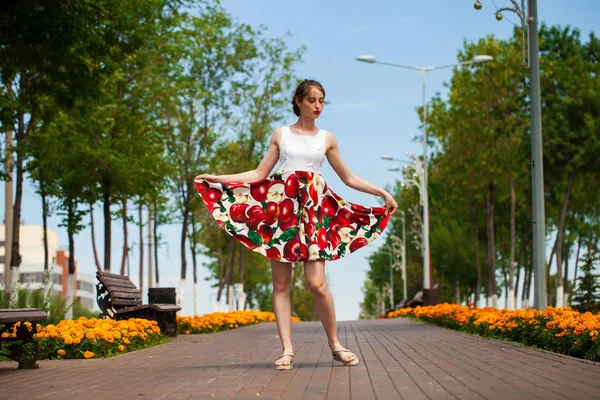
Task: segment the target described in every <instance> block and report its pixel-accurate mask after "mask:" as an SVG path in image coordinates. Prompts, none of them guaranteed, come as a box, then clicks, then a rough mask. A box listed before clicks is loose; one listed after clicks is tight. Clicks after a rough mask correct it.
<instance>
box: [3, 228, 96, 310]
mask: <svg viewBox="0 0 600 400" xmlns="http://www.w3.org/2000/svg"><path fill="white" fill-rule="evenodd" d="M5 232H6V231H5V229H4V225H0V284H2V285H3V283H4V264H5V255H6V253H5V252H6V247H5ZM43 234H44V229H43V227H42V226H40V225H21V227H20V235H19V236H20V244H19V245H20V253H21V266H20V267H19V282H21V284H22V286H25V287H27V288H28V289H30V290H36V289H38V288H40V287H41V286H42V280H43V278H44V235H43ZM68 262H69V252H68V251H67V250H63V249H61V248H60V247H59V238H58V233H56V232H53V231H51V230H49V229H48V268H49V271H50V273H51V276H50V281H51V286H52V292H51V293H52V294H59V295H60V296H61V297H62V298H63V299H65V298H66V295H67V287H66V286H67V275H68V273H69V265H68ZM75 282H76V292H75V296H76V297H78V298H79V299H80V302H81V305H83V306H84V307H87V308H89V309H94V308H96V296H95V278H94V277H93V276H91V275H87V274H83V273H80V272H79V261H77V258H75Z"/></svg>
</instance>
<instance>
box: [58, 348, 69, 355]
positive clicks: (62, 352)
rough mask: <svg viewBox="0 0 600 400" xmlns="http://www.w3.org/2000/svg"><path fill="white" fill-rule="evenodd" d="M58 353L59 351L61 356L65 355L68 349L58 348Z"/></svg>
mask: <svg viewBox="0 0 600 400" xmlns="http://www.w3.org/2000/svg"><path fill="white" fill-rule="evenodd" d="M57 353H58V355H59V356H61V357H64V356H65V355H66V354H67V352H66V351H64V350H63V349H60V350H58V351H57Z"/></svg>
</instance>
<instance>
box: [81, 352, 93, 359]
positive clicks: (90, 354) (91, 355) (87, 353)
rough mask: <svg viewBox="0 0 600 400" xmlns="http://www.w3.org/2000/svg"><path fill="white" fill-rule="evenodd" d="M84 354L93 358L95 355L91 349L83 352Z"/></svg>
mask: <svg viewBox="0 0 600 400" xmlns="http://www.w3.org/2000/svg"><path fill="white" fill-rule="evenodd" d="M83 356H84V357H85V358H92V357H94V353H92V352H91V351H86V352H85V353H83Z"/></svg>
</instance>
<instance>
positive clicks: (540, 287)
mask: <svg viewBox="0 0 600 400" xmlns="http://www.w3.org/2000/svg"><path fill="white" fill-rule="evenodd" d="M510 3H511V4H512V7H503V8H500V9H498V10H496V19H497V20H501V19H502V12H504V11H510V12H512V13H515V14H516V15H517V16H518V17H519V19H520V21H521V34H522V38H523V39H522V43H521V47H522V50H523V66H525V67H529V80H530V82H531V88H530V93H529V97H530V98H531V183H532V185H531V186H532V196H531V197H532V207H531V208H532V219H533V221H532V222H533V275H534V291H533V298H534V307H535V308H537V309H540V310H541V309H544V308H546V305H547V304H548V299H547V298H546V297H547V296H546V252H545V246H546V243H545V239H546V221H545V209H544V208H545V206H544V158H543V147H542V106H541V95H540V61H539V52H540V49H539V45H538V18H537V0H527V9H525V0H521V4H520V5H519V4H518V2H517V0H510ZM474 6H475V9H477V10H479V9H481V7H482V5H481V2H480V1H478V0H477V1H476V2H475V5H474ZM526 29H527V33H528V43H525V30H526ZM526 46H527V48H528V49H529V54H528V55H529V60H526V59H525V47H526Z"/></svg>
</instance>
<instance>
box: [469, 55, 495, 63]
mask: <svg viewBox="0 0 600 400" xmlns="http://www.w3.org/2000/svg"><path fill="white" fill-rule="evenodd" d="M493 59H494V57H492V56H488V55H480V56H475V57H473V60H472V61H473V62H474V63H476V64H478V63H482V62H486V61H492V60H493Z"/></svg>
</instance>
